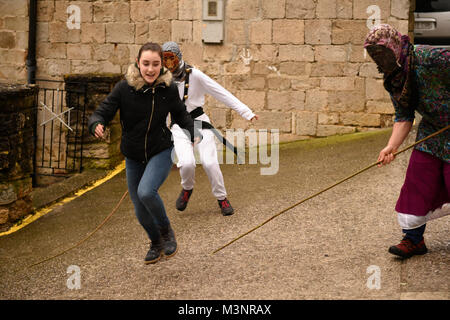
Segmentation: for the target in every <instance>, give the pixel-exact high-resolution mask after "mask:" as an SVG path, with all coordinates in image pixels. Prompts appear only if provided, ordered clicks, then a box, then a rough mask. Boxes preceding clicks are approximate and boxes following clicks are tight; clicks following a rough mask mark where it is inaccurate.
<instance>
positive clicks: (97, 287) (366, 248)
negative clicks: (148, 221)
mask: <svg viewBox="0 0 450 320" xmlns="http://www.w3.org/2000/svg"><path fill="white" fill-rule="evenodd" d="M389 135H390V131H389V130H388V131H386V130H384V131H380V132H371V133H365V134H355V135H350V136H343V137H340V138H330V139H329V138H327V139H318V140H314V141H307V142H296V143H290V144H286V145H283V146H282V147H281V148H280V168H279V171H278V173H277V174H276V175H271V176H263V175H260V168H261V167H266V165H262V164H259V165H249V164H246V165H240V166H238V165H222V170H223V174H224V177H225V182H226V186H227V190H228V193H229V199H230V200H231V203H232V205H233V206H234V208H235V210H236V213H235V214H234V215H233V216H229V217H223V216H222V215H221V214H220V211H219V208H218V205H217V202H216V200H215V199H214V198H213V196H212V195H211V192H210V189H209V183H208V182H207V178H206V175H205V173H204V171H203V169H201V167H200V166H199V167H198V171H197V176H196V180H197V184H196V187H195V190H194V193H193V195H192V198H191V202H190V203H189V206H188V208H187V209H186V211H184V212H178V211H177V210H176V209H175V206H174V204H175V200H176V197H177V195H178V193H179V190H180V186H179V175H178V172H177V171H176V170H173V171H172V172H171V174H170V175H169V178H168V180H167V181H166V183H165V184H164V185H163V187H162V188H161V190H160V193H161V196H162V198H163V199H164V201H165V204H166V207H167V211H168V215H169V217H170V219H171V222H172V225H173V227H174V229H175V232H176V235H177V239H178V243H179V251H178V253H177V255H175V256H174V257H173V258H171V259H168V260H161V261H160V262H158V263H156V264H154V265H145V264H144V263H143V258H144V256H145V254H146V252H147V250H148V247H149V242H148V240H147V239H146V235H145V233H144V231H143V229H142V228H141V227H140V225H139V224H138V222H137V220H136V218H135V216H134V211H133V207H132V204H131V201H130V199H129V198H126V200H125V201H124V202H123V203H122V205H121V207H120V209H119V210H118V211H117V212H116V214H115V215H114V216H113V217H112V219H111V220H110V221H109V222H108V223H107V224H106V225H105V226H104V227H103V228H102V229H100V230H99V231H98V232H97V233H96V234H95V235H94V236H93V237H92V238H91V239H89V240H88V241H87V242H85V243H83V244H82V245H81V246H80V247H78V248H75V249H73V250H71V251H69V252H67V253H66V254H64V255H62V256H60V257H57V258H55V259H53V260H50V261H48V262H46V263H43V264H40V265H38V266H35V267H32V268H26V267H27V266H28V265H30V264H32V263H34V262H37V261H40V260H41V259H44V258H46V257H48V256H51V255H53V254H56V253H58V252H60V251H61V250H63V249H65V248H68V247H70V246H71V245H73V244H75V243H76V242H77V241H79V240H80V239H82V238H83V237H84V236H85V235H87V234H88V233H89V232H91V231H92V230H93V229H94V228H95V227H96V226H97V225H98V224H99V223H100V222H101V221H102V220H103V219H104V218H105V217H106V216H107V215H108V214H109V212H110V211H111V210H112V209H113V208H114V207H115V205H116V204H117V202H118V200H119V198H120V197H121V196H122V194H123V193H124V191H125V190H126V182H125V174H124V172H122V173H120V174H118V175H117V176H115V177H114V178H113V179H111V180H109V181H108V182H106V183H104V184H102V185H100V186H99V187H97V188H95V189H93V190H91V191H89V192H87V193H85V194H84V195H82V196H81V197H78V198H76V199H75V200H73V201H71V202H69V203H66V204H64V205H62V206H59V207H57V208H55V209H54V210H52V211H51V212H50V213H48V214H47V215H45V216H43V217H41V218H40V219H38V220H37V221H35V222H33V223H32V224H30V225H28V226H26V227H24V228H22V229H20V230H19V231H17V232H15V233H12V234H10V235H6V236H3V237H0V299H294V300H298V299H417V298H419V299H449V283H450V272H449V269H448V266H449V263H450V245H449V243H450V237H449V232H448V231H449V228H450V219H449V218H448V217H444V218H441V219H439V220H434V221H432V222H430V223H429V224H428V225H427V230H426V243H427V245H428V248H429V253H428V254H426V255H424V256H420V257H413V258H411V259H409V260H405V261H404V260H400V259H397V258H395V257H393V256H392V255H390V254H389V253H388V252H387V248H388V246H390V245H392V244H395V243H397V242H398V241H399V240H400V238H401V231H400V230H399V227H398V225H397V220H396V215H395V214H394V211H393V208H394V206H395V202H396V199H397V196H398V193H399V190H400V188H401V185H402V183H403V178H404V174H405V171H406V165H407V162H408V159H409V154H410V152H407V153H405V154H402V155H400V156H399V157H398V158H397V160H396V161H395V162H394V163H393V164H391V165H390V166H387V167H383V168H372V169H370V170H369V171H367V172H365V173H363V174H361V175H359V176H356V177H355V178H353V179H351V180H349V181H347V182H345V183H343V184H341V185H339V186H337V187H335V188H333V189H331V190H329V191H326V192H325V193H323V194H321V195H320V196H318V197H316V198H314V199H311V200H309V201H307V202H305V203H303V204H301V205H299V206H297V207H295V208H293V209H292V210H290V211H288V212H286V213H284V214H283V215H281V216H279V217H277V218H276V219H274V220H272V221H271V222H269V223H268V224H266V225H264V226H263V227H261V228H259V229H258V230H256V231H255V232H253V233H251V234H249V235H247V236H245V237H244V238H242V239H240V240H239V241H237V242H235V243H233V244H232V245H230V246H229V247H227V248H225V249H224V250H222V251H220V252H218V253H216V254H214V255H212V254H211V253H212V251H214V250H215V249H217V248H219V247H221V246H223V245H224V244H226V243H227V242H229V241H230V240H232V239H234V238H235V237H237V236H239V235H240V234H242V233H244V232H246V231H248V230H249V229H251V228H253V227H255V226H257V225H259V224H260V223H261V222H263V221H264V220H266V219H268V218H269V217H271V216H273V215H274V214H276V213H277V212H278V211H280V210H281V209H283V208H286V207H288V206H290V205H292V204H294V203H296V202H298V201H300V200H301V199H303V198H305V197H307V196H309V195H311V194H313V193H315V192H317V191H319V190H322V189H324V188H325V187H327V186H329V185H331V184H333V183H334V182H336V181H338V180H340V179H342V178H344V177H346V176H348V175H350V174H352V173H354V172H356V171H358V170H359V169H361V168H364V167H366V166H367V165H369V164H371V163H373V162H374V161H376V158H377V155H378V152H379V150H381V148H382V147H384V145H385V143H386V141H387V139H388V137H389ZM411 139H412V137H410V139H409V141H408V142H407V143H410V142H411V141H412V140H411ZM70 266H78V267H79V268H80V269H79V270H80V271H81V282H80V286H81V287H80V289H78V290H77V289H73V290H71V289H69V288H68V286H67V281H68V279H69V280H70V279H72V278H70V277H71V276H72V273H71V272H69V273H68V272H67V271H68V268H69V267H70ZM371 266H372V267H371ZM374 266H375V267H374ZM368 268H369V269H368ZM372 268H373V269H372ZM69 271H70V270H69ZM368 271H369V272H368ZM378 272H379V275H380V282H379V283H378V284H379V286H378V289H376V288H372V289H371V288H369V287H368V285H367V284H368V280H369V284H372V285H374V286H375V287H376V285H377V282H375V281H371V279H374V277H375V276H376V274H377V273H378ZM69 282H70V281H69Z"/></svg>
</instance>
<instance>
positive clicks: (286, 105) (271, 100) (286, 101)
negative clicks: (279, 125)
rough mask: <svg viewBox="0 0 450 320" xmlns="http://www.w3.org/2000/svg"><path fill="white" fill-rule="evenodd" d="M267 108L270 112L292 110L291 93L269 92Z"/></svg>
mask: <svg viewBox="0 0 450 320" xmlns="http://www.w3.org/2000/svg"><path fill="white" fill-rule="evenodd" d="M267 108H268V109H270V110H291V109H292V106H291V99H290V94H289V92H288V91H275V90H269V91H268V92H267Z"/></svg>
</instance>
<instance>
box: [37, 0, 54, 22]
mask: <svg viewBox="0 0 450 320" xmlns="http://www.w3.org/2000/svg"><path fill="white" fill-rule="evenodd" d="M54 11H55V1H54V0H41V1H37V21H39V22H49V21H52V20H53V13H54Z"/></svg>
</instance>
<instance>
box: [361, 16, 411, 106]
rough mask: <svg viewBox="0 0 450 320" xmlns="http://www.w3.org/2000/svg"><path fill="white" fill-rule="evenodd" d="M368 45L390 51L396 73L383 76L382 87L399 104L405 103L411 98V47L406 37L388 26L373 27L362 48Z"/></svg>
mask: <svg viewBox="0 0 450 320" xmlns="http://www.w3.org/2000/svg"><path fill="white" fill-rule="evenodd" d="M370 45H380V46H384V47H386V48H388V49H390V50H391V51H392V52H393V53H394V56H395V59H396V63H397V65H398V66H399V69H398V70H397V72H394V73H393V74H390V75H384V87H385V88H386V90H388V91H389V93H391V94H392V95H393V98H394V99H395V100H396V101H397V102H399V103H407V101H408V100H409V98H410V96H411V82H410V72H409V71H410V65H411V59H412V55H411V54H410V51H411V50H412V48H413V46H412V44H411V43H410V39H409V37H408V36H407V35H402V34H401V33H400V32H398V31H397V30H396V29H394V28H393V27H391V26H390V25H388V24H380V25H378V26H375V27H373V28H372V29H371V30H370V31H369V33H368V35H367V37H366V40H365V41H364V48H367V47H368V46H370Z"/></svg>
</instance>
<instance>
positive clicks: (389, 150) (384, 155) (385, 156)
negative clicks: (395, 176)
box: [377, 145, 397, 167]
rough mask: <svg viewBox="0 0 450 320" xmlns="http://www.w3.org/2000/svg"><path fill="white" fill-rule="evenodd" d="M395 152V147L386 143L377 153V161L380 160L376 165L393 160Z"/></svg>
mask: <svg viewBox="0 0 450 320" xmlns="http://www.w3.org/2000/svg"><path fill="white" fill-rule="evenodd" d="M396 152H397V149H396V148H394V147H392V146H390V145H387V146H386V147H385V148H384V149H383V150H381V151H380V154H379V155H378V160H377V161H381V163H380V164H378V166H379V167H381V166H382V165H386V164H389V163H391V162H392V161H394V159H395V156H394V153H396Z"/></svg>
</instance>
